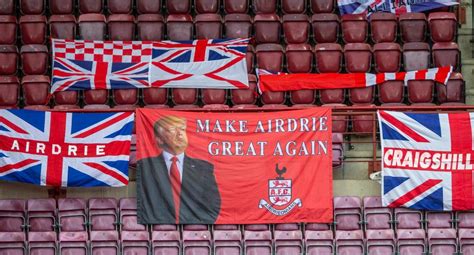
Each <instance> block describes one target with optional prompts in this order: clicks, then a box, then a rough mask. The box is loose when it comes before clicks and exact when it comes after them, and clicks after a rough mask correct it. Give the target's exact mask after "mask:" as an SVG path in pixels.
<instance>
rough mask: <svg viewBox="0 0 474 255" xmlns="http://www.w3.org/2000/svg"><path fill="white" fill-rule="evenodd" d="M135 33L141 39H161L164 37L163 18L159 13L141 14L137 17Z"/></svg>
mask: <svg viewBox="0 0 474 255" xmlns="http://www.w3.org/2000/svg"><path fill="white" fill-rule="evenodd" d="M137 35H138V40H141V41H161V40H163V39H164V37H165V20H164V18H163V16H161V15H160V14H141V15H138V17H137Z"/></svg>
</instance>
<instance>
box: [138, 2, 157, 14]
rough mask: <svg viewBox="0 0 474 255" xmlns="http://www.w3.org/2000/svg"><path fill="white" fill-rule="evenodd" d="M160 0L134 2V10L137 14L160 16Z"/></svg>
mask: <svg viewBox="0 0 474 255" xmlns="http://www.w3.org/2000/svg"><path fill="white" fill-rule="evenodd" d="M161 4H162V1H161V0H136V8H137V12H138V13H139V14H160V13H161Z"/></svg>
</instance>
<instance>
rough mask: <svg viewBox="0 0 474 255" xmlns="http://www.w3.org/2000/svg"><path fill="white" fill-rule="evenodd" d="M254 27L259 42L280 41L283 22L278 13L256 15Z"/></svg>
mask: <svg viewBox="0 0 474 255" xmlns="http://www.w3.org/2000/svg"><path fill="white" fill-rule="evenodd" d="M253 27H254V32H255V36H254V38H255V42H256V43H257V44H262V43H279V42H280V30H281V23H280V17H279V16H277V15H276V14H257V15H255V17H254V19H253Z"/></svg>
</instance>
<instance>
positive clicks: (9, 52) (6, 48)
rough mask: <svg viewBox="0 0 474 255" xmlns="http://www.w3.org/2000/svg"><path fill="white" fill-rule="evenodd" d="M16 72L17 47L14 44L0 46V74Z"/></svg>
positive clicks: (13, 73)
mask: <svg viewBox="0 0 474 255" xmlns="http://www.w3.org/2000/svg"><path fill="white" fill-rule="evenodd" d="M17 72H18V48H17V47H16V46H15V45H1V46H0V75H15V74H17Z"/></svg>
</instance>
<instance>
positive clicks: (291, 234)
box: [274, 230, 303, 254]
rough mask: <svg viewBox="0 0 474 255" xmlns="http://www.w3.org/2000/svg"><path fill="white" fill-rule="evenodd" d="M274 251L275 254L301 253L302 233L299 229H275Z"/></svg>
mask: <svg viewBox="0 0 474 255" xmlns="http://www.w3.org/2000/svg"><path fill="white" fill-rule="evenodd" d="M274 235H275V253H276V254H302V253H303V234H302V233H301V230H288V231H281V230H276V231H275V232H274Z"/></svg>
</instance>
